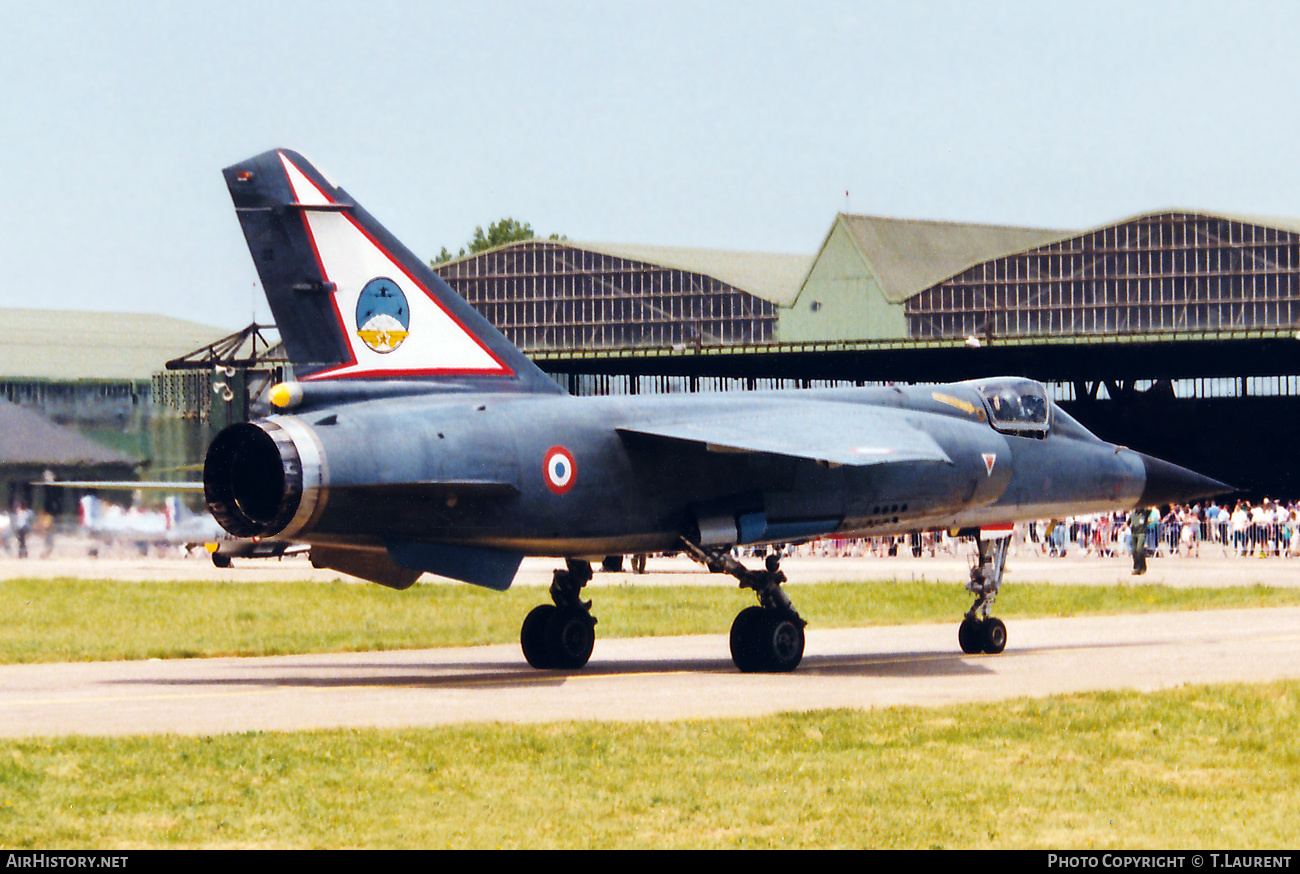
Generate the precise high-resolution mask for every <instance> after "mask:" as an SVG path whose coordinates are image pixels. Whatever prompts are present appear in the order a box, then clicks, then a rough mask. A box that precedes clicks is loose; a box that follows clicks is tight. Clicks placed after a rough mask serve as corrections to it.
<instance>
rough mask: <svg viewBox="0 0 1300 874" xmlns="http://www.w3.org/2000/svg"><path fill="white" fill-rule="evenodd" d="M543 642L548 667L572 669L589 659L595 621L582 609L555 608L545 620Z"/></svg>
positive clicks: (594, 635) (594, 638)
mask: <svg viewBox="0 0 1300 874" xmlns="http://www.w3.org/2000/svg"><path fill="white" fill-rule="evenodd" d="M546 645H547V649H548V652H549V655H550V659H551V667H554V668H561V669H563V670H576V669H578V668H580V667H582V666H583V665H585V664H586V663H587V660H588V659H590V658H591V650H592V648H593V647H594V646H595V645H596V623H595V621H593V620H592V618H591V616H590V615H589V614H587V613H586V612H584V611H582V610H564V609H559V608H557V609H556V611H555V612H554V613H552V614H551V615H550V618H549V619H548V620H547V622H546Z"/></svg>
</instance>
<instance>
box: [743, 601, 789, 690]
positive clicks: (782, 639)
mask: <svg viewBox="0 0 1300 874" xmlns="http://www.w3.org/2000/svg"><path fill="white" fill-rule="evenodd" d="M803 648H804V633H803V626H802V625H801V624H800V623H799V622H798V621H796V620H795V619H794V618H793V617H791V616H790V615H789V614H787V613H785V612H783V611H777V610H767V609H764V608H763V607H746V608H745V609H744V610H741V611H740V614H739V615H738V616H736V621H735V622H733V623H731V660H732V661H733V662H735V663H736V667H737V668H739V669H740V671H741V672H742V673H746V674H753V673H758V672H763V673H785V672H787V671H793V670H794V669H795V668H797V667H799V663H800V662H801V661H803Z"/></svg>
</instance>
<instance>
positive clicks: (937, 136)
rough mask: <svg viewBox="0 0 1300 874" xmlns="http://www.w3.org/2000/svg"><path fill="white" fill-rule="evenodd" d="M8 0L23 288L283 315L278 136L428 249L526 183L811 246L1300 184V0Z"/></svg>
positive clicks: (86, 298) (547, 191)
mask: <svg viewBox="0 0 1300 874" xmlns="http://www.w3.org/2000/svg"><path fill="white" fill-rule="evenodd" d="M4 10H5V11H4V29H3V31H0V118H3V136H0V159H2V160H0V167H3V168H4V171H5V175H6V179H5V184H4V193H5V198H4V201H5V202H4V210H3V215H4V224H3V228H0V231H2V233H0V306H26V307H43V308H63V309H86V310H115V311H133V312H153V313H162V314H167V315H174V316H178V317H184V318H190V319H193V320H195V321H200V322H205V323H208V324H212V325H216V326H221V327H230V328H236V327H240V326H242V325H244V324H246V323H247V322H248V321H249V320H250V319H251V318H252V316H253V314H254V308H255V307H256V311H257V313H258V315H259V318H262V319H269V316H268V315H267V314H266V309H265V305H264V304H263V303H262V302H261V296H260V291H258V290H257V289H256V288H255V283H256V274H255V273H254V271H253V268H252V265H251V262H250V261H249V258H248V255H247V252H246V250H245V248H244V245H243V240H242V237H241V236H240V233H239V229H238V225H237V223H236V221H235V218H234V215H233V212H232V210H231V208H230V203H229V199H228V198H227V195H226V192H225V188H224V185H223V183H222V179H221V175H220V172H219V171H220V169H221V168H222V167H224V166H226V165H228V164H231V163H234V162H235V161H238V160H241V159H243V158H245V157H248V156H250V155H253V154H256V153H258V152H261V151H264V150H266V149H268V148H272V147H276V146H285V147H289V148H294V149H297V150H299V151H301V152H303V153H305V154H307V155H308V156H310V157H311V158H312V159H313V160H314V161H316V162H317V163H318V164H320V166H321V167H322V168H323V169H324V170H325V171H326V172H328V173H329V174H331V175H332V176H333V177H334V178H335V179H336V180H337V181H338V182H339V183H340V184H341V185H343V186H344V187H345V188H347V189H348V190H349V192H351V193H352V194H353V195H354V196H355V197H357V199H358V200H360V201H361V202H362V203H364V204H365V206H366V207H367V209H369V210H370V211H371V212H372V213H374V214H375V215H376V216H377V217H378V218H379V219H380V220H381V221H382V222H384V223H385V224H386V225H387V226H388V227H389V229H390V230H392V231H394V232H395V233H396V234H397V235H398V236H399V237H401V238H402V239H403V240H404V241H405V242H406V243H407V245H409V246H410V247H411V248H412V249H414V250H415V251H416V252H417V253H421V254H425V255H427V256H433V255H435V254H436V253H437V252H438V250H439V249H440V248H441V247H442V246H447V247H448V248H450V249H453V250H455V249H456V248H457V247H459V246H461V245H463V244H464V243H465V241H466V240H468V239H469V237H470V236H471V234H472V232H473V229H474V226H475V225H484V226H486V225H487V224H488V223H490V222H492V221H494V220H496V219H498V218H500V217H502V216H507V215H509V216H513V217H515V218H517V219H520V220H521V221H527V222H529V223H531V224H532V226H533V227H534V228H535V229H536V230H537V231H538V232H540V233H543V234H546V233H551V232H558V233H563V234H565V235H567V236H568V237H569V238H570V239H573V240H592V241H608V242H634V243H655V244H665V245H683V246H699V247H716V248H731V249H750V250H758V251H773V252H803V253H808V254H812V253H813V252H814V251H815V250H816V248H817V246H818V245H819V244H820V242H821V240H822V238H823V236H824V234H825V233H826V231H827V229H828V228H829V226H830V223H831V221H832V219H833V218H834V215H835V213H836V212H837V211H840V210H843V209H845V208H846V207H847V208H848V209H850V210H851V211H854V212H865V213H874V214H879V215H889V216H898V217H907V218H939V219H952V220H963V221H979V222H994V223H1006V224H1024V225H1035V226H1043V227H1052V228H1084V227H1092V226H1096V225H1100V224H1104V223H1108V222H1111V221H1114V220H1116V219H1119V218H1122V217H1124V216H1127V215H1130V214H1133V213H1137V212H1142V211H1146V210H1150V209H1158V208H1163V207H1169V206H1184V207H1193V208H1203V209H1210V210H1217V211H1225V212H1239V213H1250V214H1260V215H1287V216H1296V215H1300V175H1298V174H1300V169H1298V168H1300V161H1297V152H1298V150H1300V146H1298V145H1297V142H1298V141H1300V126H1298V125H1297V122H1296V119H1297V117H1298V111H1297V107H1298V106H1300V87H1298V86H1300V62H1298V61H1297V56H1298V55H1300V4H1296V3H1264V2H1241V3H1234V4H1228V5H1224V4H1222V3H1198V2H1132V0H1129V2H1108V0H1097V2H1090V3H1087V4H1068V5H1067V4H1064V3H1043V2H1035V3H1030V2H1024V3H1014V2H1003V3H977V2H875V3H872V2H862V0H857V2H790V3H759V2H743V3H739V2H738V3H718V2H708V0H690V2H667V0H655V2H645V3H634V2H566V0H547V2H532V3H524V2H484V0H474V2H456V3H444V2H431V0H430V2H410V0H408V2H366V3H358V2H346V3H345V2H334V0H315V2H275V0H263V2H244V0H221V2H201V0H200V2H195V0H187V2H182V3H176V2H111V0H110V2H103V0H101V2H60V0H51V2H48V3H35V2H31V3H27V2H19V0H12V2H9V3H6V4H5V7H4ZM846 191H848V192H849V196H848V199H847V200H846V198H845V192H846Z"/></svg>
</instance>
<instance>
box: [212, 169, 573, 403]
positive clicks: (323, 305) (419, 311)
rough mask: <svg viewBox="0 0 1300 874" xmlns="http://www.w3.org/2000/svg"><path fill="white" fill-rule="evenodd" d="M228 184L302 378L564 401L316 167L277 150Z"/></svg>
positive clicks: (234, 173) (229, 174) (229, 177)
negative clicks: (451, 387)
mask: <svg viewBox="0 0 1300 874" xmlns="http://www.w3.org/2000/svg"><path fill="white" fill-rule="evenodd" d="M224 173H225V178H226V185H227V186H228V187H229V189H230V196H231V198H232V199H233V200H234V203H235V211H236V214H237V215H238V216H239V222H240V225H241V226H242V227H243V230H244V237H245V239H246V240H247V241H248V248H249V252H250V253H251V254H252V256H253V262H254V264H255V265H256V267H257V272H258V275H259V276H260V277H261V280H262V288H263V290H264V291H265V293H266V299H267V303H268V304H269V305H270V307H271V312H272V313H273V314H274V316H275V320H276V324H277V326H278V327H279V329H280V337H281V339H282V340H283V342H284V345H285V348H286V350H287V352H288V355H289V360H290V363H292V364H293V367H294V372H295V375H296V376H297V378H298V379H302V380H334V379H384V378H399V379H415V380H428V381H431V382H439V381H441V382H447V383H453V384H456V385H462V386H472V387H473V388H475V389H478V390H486V391H516V392H539V393H540V392H545V393H560V392H561V389H560V388H559V387H558V386H557V385H556V384H555V382H554V381H552V380H551V379H550V378H549V377H548V376H547V375H546V374H545V373H543V372H542V371H541V370H540V369H539V368H538V367H537V366H536V365H535V364H533V363H532V362H531V361H529V360H528V358H527V357H526V356H525V355H524V354H523V353H522V352H520V351H519V350H518V349H517V348H515V346H514V345H512V344H511V343H510V341H509V340H507V339H506V338H505V337H504V336H502V334H501V333H500V332H499V331H498V330H497V329H496V328H495V327H493V326H492V324H491V323H489V322H488V321H487V320H486V319H485V318H483V316H481V315H480V314H479V313H478V311H477V310H475V309H474V308H473V307H471V306H470V305H469V304H468V303H467V302H466V301H465V300H464V299H463V298H462V297H460V295H458V294H456V293H455V292H454V291H452V289H451V287H450V286H449V285H447V283H446V282H444V281H443V280H442V278H441V277H439V276H438V275H437V274H436V273H434V272H433V271H432V270H431V269H430V268H429V266H428V265H427V264H426V263H425V262H424V261H423V260H422V259H420V258H417V257H416V256H415V255H414V254H412V253H411V252H410V250H408V249H407V248H406V247H405V246H403V245H402V244H401V243H400V242H398V241H397V239H395V238H394V237H393V236H392V235H391V234H389V233H388V231H387V230H385V229H384V227H383V226H382V225H380V224H379V223H378V222H377V221H375V219H374V218H373V217H372V216H371V215H370V214H369V213H367V212H366V211H365V210H364V209H362V208H361V206H360V205H359V204H357V202H356V201H355V200H353V199H352V198H351V197H350V196H349V195H348V194H347V192H345V191H344V190H343V189H341V188H339V187H337V186H336V185H334V183H332V182H331V181H329V180H328V179H327V178H326V177H325V176H324V174H322V173H321V172H320V171H319V170H317V169H316V168H315V167H314V166H312V164H311V163H310V162H309V161H307V159H306V158H304V157H302V156H301V155H299V154H297V153H295V152H290V151H285V150H274V151H270V152H266V153H264V154H261V155H258V156H257V157H255V158H250V159H249V160H247V161H244V162H242V163H240V164H236V165H234V166H232V167H227V168H226V170H225V171H224Z"/></svg>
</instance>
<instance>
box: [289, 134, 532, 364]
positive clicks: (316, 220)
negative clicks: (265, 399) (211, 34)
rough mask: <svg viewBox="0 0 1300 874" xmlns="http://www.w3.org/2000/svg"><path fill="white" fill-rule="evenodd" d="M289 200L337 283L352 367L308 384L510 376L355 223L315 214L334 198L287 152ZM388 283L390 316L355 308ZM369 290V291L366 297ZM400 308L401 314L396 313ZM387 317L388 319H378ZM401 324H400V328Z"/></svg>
mask: <svg viewBox="0 0 1300 874" xmlns="http://www.w3.org/2000/svg"><path fill="white" fill-rule="evenodd" d="M280 161H281V162H282V163H283V164H284V170H285V173H286V174H288V177H289V184H290V185H291V186H292V188H293V193H294V198H295V200H296V201H297V202H298V203H299V204H302V205H304V206H306V207H309V208H308V209H306V210H304V213H303V215H304V219H305V221H306V224H307V231H308V234H309V235H310V236H311V241H312V245H313V246H314V247H315V250H316V257H317V259H318V260H319V262H320V266H321V270H322V272H323V274H324V277H325V279H326V280H327V281H329V282H332V283H334V285H335V287H336V288H335V291H334V292H333V293H332V296H333V303H334V313H335V315H336V316H337V318H338V320H339V325H340V327H341V328H342V330H343V335H344V336H345V337H346V338H347V342H348V345H349V348H350V351H351V353H352V360H351V362H350V363H347V364H343V365H341V366H339V367H334V368H331V369H329V370H324V371H321V372H319V373H315V374H312V375H311V376H310V377H307V379H337V378H343V377H352V378H356V377H367V376H427V375H448V376H513V375H514V374H513V371H511V369H510V368H509V367H507V366H506V365H505V364H503V363H502V362H501V361H499V360H498V359H497V357H496V356H495V355H493V354H492V352H491V351H490V350H488V348H487V347H486V346H485V345H484V344H483V343H482V342H481V341H480V340H479V339H478V338H477V337H475V336H474V335H473V334H472V333H470V331H469V330H468V329H466V328H465V326H464V325H462V324H461V323H460V322H459V321H458V320H457V319H456V318H455V317H453V316H452V315H451V313H449V312H448V311H447V310H446V309H445V308H444V307H443V306H442V305H441V304H440V303H439V302H438V299H437V298H436V297H435V296H434V294H433V293H432V292H431V291H429V290H428V289H427V288H425V287H424V286H423V285H422V284H420V283H419V282H418V281H416V280H415V278H414V277H412V276H411V275H410V274H409V273H407V272H406V270H404V269H403V268H402V267H401V265H400V264H399V263H398V261H397V259H396V258H394V257H393V256H392V255H390V254H389V253H388V252H387V251H386V250H385V249H384V248H383V247H382V246H380V245H379V243H378V242H376V241H375V240H374V239H373V238H372V237H371V236H370V235H369V234H367V233H366V232H365V231H364V230H363V229H362V228H361V226H360V225H359V224H357V222H356V221H355V220H353V218H352V217H351V216H349V215H347V214H346V212H342V211H328V210H325V211H313V210H311V209H310V207H313V206H316V207H328V206H331V205H332V204H333V203H334V201H333V200H332V199H331V198H330V197H329V195H328V194H326V193H325V192H324V191H321V189H320V188H319V187H317V186H316V185H315V184H314V183H313V182H312V181H311V180H310V179H308V178H307V176H306V175H305V174H304V173H303V172H302V171H301V170H299V169H298V167H297V166H295V165H294V163H293V161H291V160H289V159H288V158H287V157H286V156H285V155H283V154H281V155H280ZM377 280H388V281H390V282H391V283H392V285H395V286H396V287H397V289H398V291H397V293H396V294H394V293H393V288H392V286H385V287H384V288H385V295H386V297H387V298H388V299H389V300H391V301H394V302H393V303H392V304H391V305H392V306H393V307H394V315H388V316H386V317H384V318H379V319H377V320H370V319H368V318H367V315H368V312H369V310H370V308H369V307H368V306H365V305H363V306H362V307H360V308H359V307H358V302H359V301H360V300H361V298H362V292H363V291H365V290H366V289H367V286H370V287H371V288H372V289H373V288H375V287H376V286H375V285H373V284H372V283H375V282H376V281H377ZM368 293H373V292H368ZM401 298H404V300H401ZM402 304H405V306H406V308H407V309H406V312H405V313H398V308H399V307H400V306H401V305H402ZM381 315H385V314H381ZM403 319H405V323H404V324H397V322H400V321H401V320H403Z"/></svg>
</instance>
